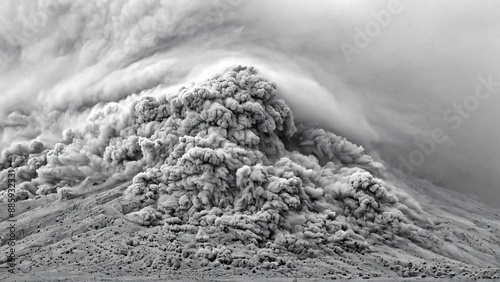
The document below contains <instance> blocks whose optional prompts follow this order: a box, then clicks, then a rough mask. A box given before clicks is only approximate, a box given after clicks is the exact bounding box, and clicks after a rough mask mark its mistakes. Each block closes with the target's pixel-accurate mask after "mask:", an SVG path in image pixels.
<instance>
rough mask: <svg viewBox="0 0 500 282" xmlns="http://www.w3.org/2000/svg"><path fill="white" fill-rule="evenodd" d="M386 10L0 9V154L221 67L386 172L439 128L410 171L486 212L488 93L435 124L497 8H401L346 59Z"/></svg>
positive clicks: (485, 56)
mask: <svg viewBox="0 0 500 282" xmlns="http://www.w3.org/2000/svg"><path fill="white" fill-rule="evenodd" d="M388 3H389V2H388V1H370V2H368V1H329V2H327V1H321V2H319V1H318V2H306V1H268V2H265V1H235V0H232V1H230V0H227V1H226V0H220V1H198V2H195V1H139V0H137V1H14V0H12V1H2V3H1V4H0V5H1V6H0V16H1V17H0V21H1V24H0V48H1V49H0V50H1V53H0V59H1V63H2V64H1V74H0V87H1V89H2V92H1V94H0V95H1V96H0V97H1V103H0V120H1V121H0V130H1V131H0V132H1V133H0V134H1V135H0V148H1V149H2V150H3V149H4V148H7V147H9V146H10V145H11V144H15V143H16V142H20V141H22V140H31V139H33V138H38V139H39V140H42V141H44V142H45V143H50V142H55V140H58V139H60V138H61V131H62V130H63V129H64V128H67V127H69V126H77V125H78V124H81V123H84V122H85V118H86V113H87V112H88V109H89V108H91V107H92V106H94V105H96V104H98V103H101V102H108V101H119V100H121V99H124V98H125V97H127V96H129V95H131V94H133V93H137V92H139V91H140V90H142V89H146V88H149V87H152V86H155V85H157V84H158V83H159V82H163V83H165V84H167V85H172V87H173V89H175V87H177V86H178V85H180V84H182V83H186V82H192V81H195V80H199V79H200V78H207V77H209V76H210V75H212V74H213V73H214V72H218V71H220V70H222V69H223V68H225V67H227V66H228V65H231V64H233V63H239V64H250V65H254V66H255V67H256V68H257V69H258V70H259V71H260V73H261V74H262V75H263V76H264V77H268V78H269V79H270V80H272V81H274V82H276V83H277V85H278V91H279V95H281V96H282V97H283V98H285V99H286V101H287V103H288V104H289V105H290V106H291V107H292V109H293V111H294V115H295V116H296V118H297V119H298V120H299V121H316V122H320V123H321V124H322V125H323V126H324V127H327V128H330V129H332V130H334V131H335V132H336V133H338V134H339V135H343V136H345V137H347V138H348V139H350V140H351V141H354V142H356V143H358V144H360V145H363V146H364V147H365V148H367V149H368V150H369V153H371V154H372V155H376V156H378V157H379V158H380V159H381V160H382V161H383V162H385V163H386V164H387V166H392V167H397V166H398V165H399V160H398V157H399V156H403V157H404V158H406V159H408V155H409V153H410V152H412V151H413V150H416V149H418V147H417V146H416V145H415V143H414V140H416V139H417V138H421V137H427V136H430V135H431V134H432V131H433V130H434V129H435V128H442V129H443V130H444V131H445V133H446V134H447V136H448V137H449V138H448V141H446V142H444V143H441V144H438V145H437V147H436V151H435V153H433V154H431V155H430V156H428V157H426V159H425V162H424V163H423V164H422V165H420V166H419V167H417V168H416V171H415V174H416V175H418V176H421V177H424V178H428V179H430V180H432V181H434V182H436V183H438V184H441V185H443V186H445V187H448V188H451V189H457V190H461V191H466V192H468V193H471V194H474V195H477V196H479V197H480V198H482V199H484V200H485V201H488V202H490V203H492V204H496V205H498V204H497V202H498V200H499V199H500V197H499V194H500V193H499V186H498V184H497V183H500V179H499V178H500V177H499V175H498V167H500V161H499V160H500V149H499V146H498V144H499V141H500V130H499V125H498V124H499V123H498V117H497V111H496V110H497V109H498V107H499V106H500V98H499V95H498V94H499V93H498V92H500V90H497V91H496V92H494V93H493V94H492V95H491V97H489V98H488V99H487V100H486V101H481V103H480V105H479V107H478V109H477V110H476V111H474V112H472V113H471V115H470V117H469V118H468V119H464V120H463V122H462V124H461V126H459V127H458V128H457V129H453V128H451V126H450V123H449V122H448V123H447V122H445V121H444V120H443V114H444V113H445V112H446V111H447V110H448V109H453V105H454V103H461V102H462V101H463V99H465V98H466V97H468V96H470V95H473V94H474V91H475V89H476V86H477V85H478V84H479V81H478V77H479V76H482V77H488V76H489V75H493V80H494V81H500V73H499V72H498V65H499V63H500V62H499V59H500V57H499V55H498V50H499V49H500V48H499V47H500V36H498V30H499V28H500V26H499V25H500V22H499V21H498V20H497V19H498V12H499V11H500V3H498V2H495V1H482V2H481V4H478V3H472V2H467V1H441V2H439V3H434V2H430V1H428V2H425V3H424V2H422V1H401V2H400V5H401V7H402V11H401V12H400V13H398V14H395V15H393V17H392V19H391V22H390V24H389V25H388V26H387V27H384V28H382V30H381V32H380V34H379V35H378V36H376V37H374V38H373V39H372V40H371V41H370V43H369V44H368V46H367V47H366V48H363V49H361V52H360V53H359V54H353V55H352V56H351V62H348V61H347V60H346V58H345V56H344V54H343V52H342V50H341V48H340V45H341V43H343V42H345V43H347V44H351V45H353V37H354V36H355V34H356V31H355V28H356V27H359V28H361V29H363V28H364V27H365V25H366V24H367V23H368V22H369V21H370V20H372V19H373V15H372V13H373V12H378V11H381V10H383V9H387V7H388Z"/></svg>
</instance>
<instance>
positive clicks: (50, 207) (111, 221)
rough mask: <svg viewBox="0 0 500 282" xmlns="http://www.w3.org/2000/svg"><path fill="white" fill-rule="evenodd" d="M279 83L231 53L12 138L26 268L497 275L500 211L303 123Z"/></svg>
mask: <svg viewBox="0 0 500 282" xmlns="http://www.w3.org/2000/svg"><path fill="white" fill-rule="evenodd" d="M277 87H278V88H279V85H278V86H277V85H275V84H274V83H273V82H270V81H267V80H265V79H263V78H262V77H260V76H259V74H258V72H257V70H256V69H255V68H253V67H248V66H234V67H231V68H229V69H227V70H226V71H225V72H223V73H221V74H217V75H215V76H213V77H211V78H209V79H208V80H205V81H203V82H200V83H195V84H193V85H189V86H185V87H182V88H181V89H180V90H179V91H177V92H175V93H172V92H169V91H167V90H166V87H165V86H164V85H158V86H156V87H153V88H150V89H145V90H142V91H141V92H140V93H139V94H134V95H131V96H128V97H127V98H125V99H122V100H120V101H119V102H108V103H106V102H102V103H99V104H97V105H96V106H93V107H92V108H91V109H90V110H89V115H88V118H87V120H86V121H85V122H84V123H81V124H78V125H75V126H74V127H69V128H67V129H65V130H64V131H63V136H62V138H61V139H60V140H58V141H57V142H54V144H45V143H44V142H42V141H41V140H37V139H34V140H26V141H19V142H14V143H12V144H11V145H10V147H9V148H7V149H5V150H3V152H2V155H1V157H0V168H1V172H0V183H1V185H0V187H2V188H4V187H7V186H8V174H9V172H12V171H14V172H15V175H16V183H17V185H16V191H15V198H16V200H17V203H16V214H17V216H16V219H17V220H18V223H17V225H18V227H17V230H16V233H17V239H18V241H17V248H18V249H17V251H18V258H17V259H18V263H19V264H18V268H19V275H23V278H26V279H29V278H31V279H34V277H36V276H35V273H47V272H50V273H52V275H54V277H58V275H69V276H70V277H74V278H78V277H81V275H80V274H78V273H77V270H78V271H79V272H81V273H88V275H94V276H95V277H101V275H102V276H110V277H126V276H134V275H142V276H144V277H146V276H147V275H151V277H153V276H155V277H158V276H160V277H169V278H172V279H174V278H187V279H200V278H209V277H220V275H223V276H224V275H226V276H240V275H241V276H243V277H248V276H252V277H253V276H255V277H303V278H307V277H316V278H318V279H320V278H325V279H330V278H348V277H351V278H373V277H380V276H383V277H419V278H426V277H450V278H453V277H467V278H470V277H475V278H495V277H497V278H498V277H500V270H499V269H498V266H499V259H500V253H499V252H500V244H499V243H500V242H499V239H498V234H499V232H500V229H499V228H500V224H499V218H500V217H499V215H498V214H495V213H494V212H495V210H488V209H486V208H485V207H484V206H482V205H481V204H479V203H475V202H473V201H472V200H469V199H467V198H465V197H464V196H461V195H459V194H453V193H451V192H449V193H448V192H447V194H446V195H447V196H443V194H444V193H441V192H440V191H441V190H440V189H441V188H438V187H435V186H433V185H432V184H431V183H429V182H425V181H423V180H418V179H414V178H411V177H408V176H405V175H402V174H399V173H398V172H397V171H395V170H392V169H391V168H384V167H383V166H382V165H381V164H380V163H378V162H375V161H374V160H373V159H372V158H371V157H370V156H368V155H366V154H365V153H364V150H363V148H362V147H360V146H357V145H355V144H353V143H351V142H349V141H348V140H346V139H345V138H343V137H340V136H338V135H336V134H335V133H333V132H330V131H328V130H324V129H322V128H320V127H319V126H318V125H315V124H298V123H296V122H295V121H294V117H293V113H292V110H291V109H290V107H289V106H288V105H287V104H286V101H284V100H282V99H280V98H279V97H278V96H277ZM304 95H307V93H304ZM18 115H19V117H18V119H20V120H22V119H23V118H24V119H29V118H30V117H29V116H23V115H22V114H20V113H19V114H18ZM440 193H441V194H440ZM0 197H1V201H2V203H1V204H0V205H2V208H4V207H7V206H8V197H9V195H8V191H7V190H6V189H5V190H3V191H1V192H0ZM464 203H469V204H470V205H469V206H468V207H464V206H463V205H464ZM474 208H477V209H479V212H478V211H477V210H475V211H473V212H467V209H474ZM7 218H8V215H6V214H2V220H4V221H3V222H1V223H0V230H2V232H3V231H4V230H7V229H6V228H7V226H8V222H7V221H5V220H6V219H7ZM495 234H496V235H495ZM7 236H8V234H7V233H5V232H4V234H3V237H2V238H3V240H2V243H3V246H2V247H1V250H2V255H3V257H2V263H3V264H5V263H6V262H7V260H8V258H7V256H6V255H4V254H6V253H7V250H8V248H9V246H8V244H7V243H8V240H7V238H8V237H7ZM54 269H56V271H54ZM53 272H54V273H53ZM56 273H57V274H56ZM61 277H62V276H61Z"/></svg>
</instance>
